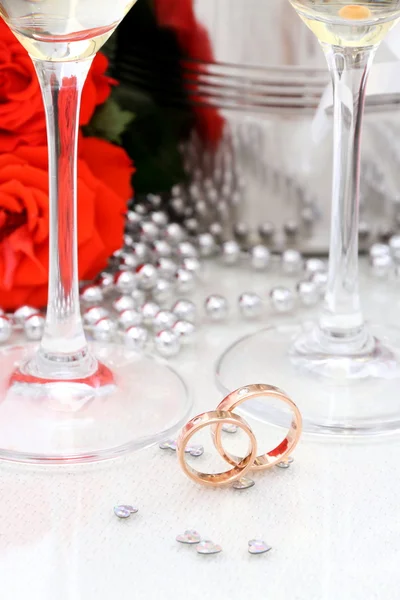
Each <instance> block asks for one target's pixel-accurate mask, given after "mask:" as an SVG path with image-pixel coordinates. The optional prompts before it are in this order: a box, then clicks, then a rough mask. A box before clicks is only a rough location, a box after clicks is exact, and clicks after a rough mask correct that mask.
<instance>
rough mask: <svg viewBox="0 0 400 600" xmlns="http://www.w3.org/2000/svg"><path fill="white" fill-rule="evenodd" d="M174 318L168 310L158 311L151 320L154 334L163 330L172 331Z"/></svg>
mask: <svg viewBox="0 0 400 600" xmlns="http://www.w3.org/2000/svg"><path fill="white" fill-rule="evenodd" d="M175 322H176V316H175V315H174V313H173V312H172V311H170V310H159V311H158V313H157V314H156V316H155V317H154V319H153V329H154V331H155V332H156V333H158V332H159V331H163V330H164V329H172V327H173V325H174V323H175Z"/></svg>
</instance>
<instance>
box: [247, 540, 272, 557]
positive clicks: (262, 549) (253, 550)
mask: <svg viewBox="0 0 400 600" xmlns="http://www.w3.org/2000/svg"><path fill="white" fill-rule="evenodd" d="M270 550H272V546H268V544H266V543H265V542H264V541H263V540H250V541H249V552H250V554H265V553H266V552H269V551H270Z"/></svg>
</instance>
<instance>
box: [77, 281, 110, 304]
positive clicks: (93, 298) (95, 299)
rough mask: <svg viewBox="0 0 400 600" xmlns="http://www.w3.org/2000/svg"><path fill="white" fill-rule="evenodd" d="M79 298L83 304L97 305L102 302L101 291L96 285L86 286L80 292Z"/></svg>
mask: <svg viewBox="0 0 400 600" xmlns="http://www.w3.org/2000/svg"><path fill="white" fill-rule="evenodd" d="M80 298H81V300H82V302H84V303H85V304H99V303H100V302H103V300H104V297H103V291H102V289H101V288H100V287H99V286H98V285H87V286H86V287H84V288H83V289H82V290H81V292H80Z"/></svg>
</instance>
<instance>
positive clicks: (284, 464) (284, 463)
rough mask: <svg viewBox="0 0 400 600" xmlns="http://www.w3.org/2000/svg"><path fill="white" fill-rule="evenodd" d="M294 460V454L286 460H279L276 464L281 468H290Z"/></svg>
mask: <svg viewBox="0 0 400 600" xmlns="http://www.w3.org/2000/svg"><path fill="white" fill-rule="evenodd" d="M293 462H294V458H293V457H292V456H289V457H288V458H286V459H285V460H282V461H281V462H278V463H277V465H276V466H277V467H278V468H279V469H288V468H289V467H290V465H291V464H292V463H293Z"/></svg>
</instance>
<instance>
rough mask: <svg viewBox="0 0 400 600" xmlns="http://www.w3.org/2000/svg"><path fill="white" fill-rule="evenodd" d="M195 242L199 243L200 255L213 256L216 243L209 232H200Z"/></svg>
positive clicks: (215, 250)
mask: <svg viewBox="0 0 400 600" xmlns="http://www.w3.org/2000/svg"><path fill="white" fill-rule="evenodd" d="M197 243H198V245H199V252H200V256H203V257H205V258H208V257H210V256H214V254H215V253H216V252H217V245H216V243H215V239H214V236H213V235H212V234H211V233H201V234H200V235H199V236H197Z"/></svg>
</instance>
